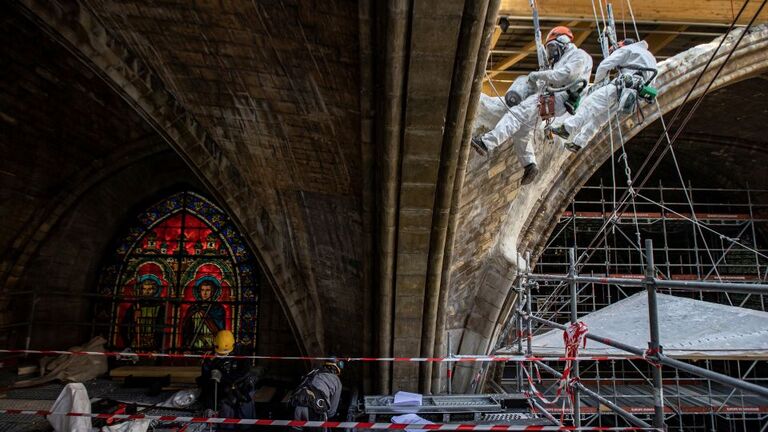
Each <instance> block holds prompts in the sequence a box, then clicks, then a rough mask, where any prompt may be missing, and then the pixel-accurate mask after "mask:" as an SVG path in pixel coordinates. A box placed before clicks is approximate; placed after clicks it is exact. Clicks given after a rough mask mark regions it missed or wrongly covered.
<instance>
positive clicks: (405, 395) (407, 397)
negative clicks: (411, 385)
mask: <svg viewBox="0 0 768 432" xmlns="http://www.w3.org/2000/svg"><path fill="white" fill-rule="evenodd" d="M421 399H422V396H421V395H420V394H419V393H410V392H406V391H399V392H397V393H395V400H394V401H393V402H392V405H397V406H420V405H421Z"/></svg>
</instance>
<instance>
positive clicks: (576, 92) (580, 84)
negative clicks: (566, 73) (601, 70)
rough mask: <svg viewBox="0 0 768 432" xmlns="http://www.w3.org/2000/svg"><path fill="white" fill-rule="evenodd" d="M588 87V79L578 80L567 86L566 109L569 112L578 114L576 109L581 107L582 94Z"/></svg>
mask: <svg viewBox="0 0 768 432" xmlns="http://www.w3.org/2000/svg"><path fill="white" fill-rule="evenodd" d="M585 88H587V80H583V79H582V80H578V81H576V82H574V83H572V84H570V85H568V87H566V90H565V94H566V95H567V96H568V97H567V98H566V99H565V110H566V111H567V112H568V114H571V115H574V114H576V109H577V108H579V104H580V103H581V94H582V93H583V92H584V89H585Z"/></svg>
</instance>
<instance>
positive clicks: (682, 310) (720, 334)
mask: <svg viewBox="0 0 768 432" xmlns="http://www.w3.org/2000/svg"><path fill="white" fill-rule="evenodd" d="M657 298H658V306H659V307H658V311H659V335H660V339H661V346H662V347H663V349H664V353H665V354H667V355H668V356H670V357H676V358H690V359H695V358H704V357H706V358H712V357H717V358H742V357H749V358H754V359H759V358H762V359H768V312H761V311H757V310H752V309H745V308H741V307H736V306H727V305H722V304H717V303H710V302H705V301H700V300H693V299H690V298H684V297H675V296H671V295H665V294H658V295H657ZM580 320H581V321H584V322H585V323H586V324H587V326H588V327H589V331H590V332H593V333H595V334H597V335H600V336H603V337H607V338H610V339H613V340H616V341H619V342H623V343H625V344H627V345H632V346H635V347H639V348H643V349H645V348H647V347H648V341H649V340H650V336H649V327H648V295H647V294H646V293H645V292H640V293H637V294H635V295H633V296H631V297H628V298H626V299H624V300H621V301H618V302H616V303H614V304H612V305H610V306H608V307H605V308H603V309H600V310H598V311H596V312H593V313H591V314H588V315H585V316H584V317H581V318H580ZM564 352H565V348H564V346H563V331H562V330H553V331H550V332H547V333H544V334H542V335H540V336H536V337H534V338H533V353H534V355H558V356H562V355H563V353H564ZM625 354H626V355H629V354H628V353H625V352H624V351H621V350H618V349H616V348H612V347H609V346H607V345H603V344H601V343H599V342H596V341H593V340H587V347H586V349H585V348H581V349H580V350H579V356H585V355H586V356H589V355H625Z"/></svg>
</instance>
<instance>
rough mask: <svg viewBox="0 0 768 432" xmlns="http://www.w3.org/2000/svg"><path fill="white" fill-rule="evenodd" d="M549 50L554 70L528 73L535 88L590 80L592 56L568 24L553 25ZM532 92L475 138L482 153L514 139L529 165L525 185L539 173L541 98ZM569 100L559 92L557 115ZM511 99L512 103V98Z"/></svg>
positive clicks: (521, 158)
mask: <svg viewBox="0 0 768 432" xmlns="http://www.w3.org/2000/svg"><path fill="white" fill-rule="evenodd" d="M546 49H547V57H548V59H549V62H550V65H551V69H549V70H544V71H537V72H531V73H530V74H528V81H529V82H530V83H531V84H533V87H535V86H537V85H538V84H540V82H543V83H544V85H545V86H548V87H566V86H571V85H573V84H575V83H578V82H579V81H582V80H586V81H589V76H590V74H591V73H592V57H590V55H589V54H587V53H586V51H584V50H582V49H580V48H578V47H576V45H574V44H573V33H571V30H570V29H569V28H568V27H563V26H559V27H555V28H553V29H552V30H551V31H550V32H549V34H548V35H547V40H546ZM530 93H532V94H527V95H526V97H525V99H524V100H523V101H522V102H520V103H519V104H517V105H515V106H513V107H511V108H510V109H509V110H508V112H507V113H506V114H504V116H503V117H502V118H501V120H499V122H498V123H497V124H496V127H495V128H494V129H493V130H492V131H490V132H488V133H486V134H484V135H482V136H479V137H474V138H472V147H473V148H474V149H475V150H476V151H477V152H478V153H480V154H481V155H486V154H487V153H488V151H490V150H493V149H495V148H496V147H498V146H500V145H502V144H504V143H505V142H506V141H507V140H509V139H510V138H511V139H513V140H514V149H515V153H516V154H517V158H518V159H519V160H520V164H521V165H522V166H523V167H524V168H525V172H524V174H523V179H522V182H521V183H522V184H523V185H527V184H529V183H531V182H532V181H533V180H534V178H535V177H536V175H537V174H538V172H539V170H538V167H537V166H536V156H535V154H534V150H533V145H532V144H531V131H532V130H533V129H534V128H535V127H536V124H537V121H538V115H539V109H538V104H539V97H538V95H537V94H536V92H535V91H533V92H530ZM567 100H568V95H567V94H566V92H565V91H561V92H557V93H555V115H563V114H564V113H565V111H566V108H565V102H566V101H567ZM507 102H508V104H509V98H508V97H507Z"/></svg>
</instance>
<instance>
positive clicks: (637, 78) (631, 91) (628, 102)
mask: <svg viewBox="0 0 768 432" xmlns="http://www.w3.org/2000/svg"><path fill="white" fill-rule="evenodd" d="M625 70H630V71H634V73H629V72H625ZM619 71H620V72H619V75H618V76H617V77H616V78H615V79H614V80H613V81H612V84H613V85H615V86H616V96H617V98H618V104H619V111H620V112H622V113H624V114H632V113H634V112H636V111H637V112H638V114H639V115H640V116H641V119H644V118H645V116H644V115H643V111H642V108H641V107H640V100H644V101H646V102H647V103H653V102H654V101H655V100H656V96H658V94H659V91H658V90H657V89H656V88H655V87H653V86H651V82H653V80H654V79H655V78H656V75H658V73H659V72H658V70H657V69H654V68H646V67H639V66H622V67H620V68H619ZM643 72H651V76H650V78H648V79H645V77H644V75H643Z"/></svg>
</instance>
